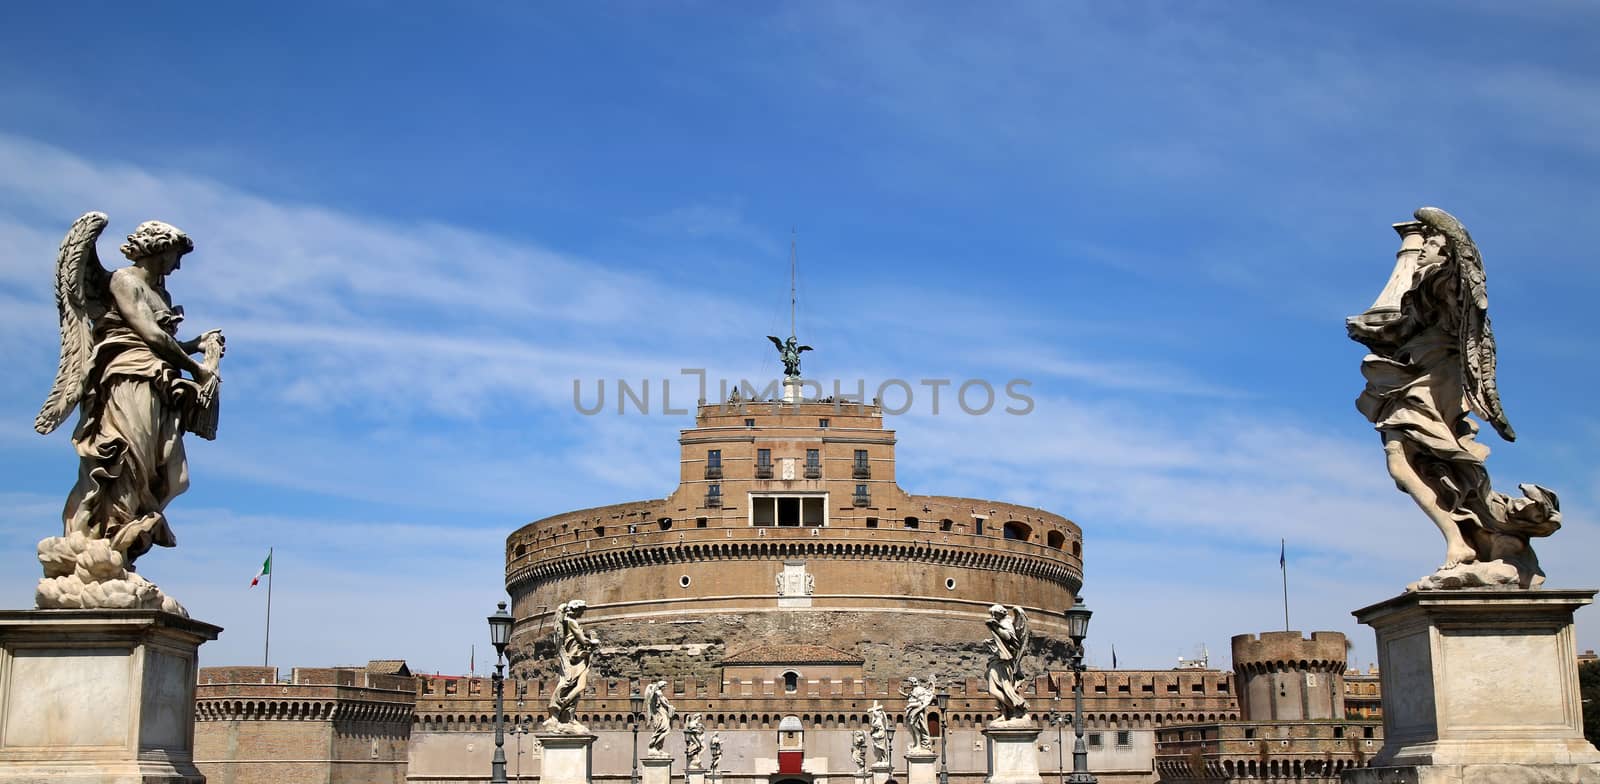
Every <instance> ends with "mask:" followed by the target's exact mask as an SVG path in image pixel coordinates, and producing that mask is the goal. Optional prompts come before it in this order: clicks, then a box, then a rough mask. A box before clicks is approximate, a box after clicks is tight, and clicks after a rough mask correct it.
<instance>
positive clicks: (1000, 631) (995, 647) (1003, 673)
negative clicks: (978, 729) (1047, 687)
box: [984, 604, 1033, 722]
mask: <svg viewBox="0 0 1600 784" xmlns="http://www.w3.org/2000/svg"><path fill="white" fill-rule="evenodd" d="M984 623H985V625H986V626H988V627H989V638H988V639H987V640H985V641H984V644H985V647H986V648H988V649H989V672H988V678H989V683H988V686H989V694H990V695H991V696H993V697H994V701H995V703H996V704H997V705H998V707H999V709H1000V718H999V721H1001V722H1007V721H1028V720H1029V719H1028V698H1027V697H1024V696H1022V695H1023V693H1024V692H1026V691H1027V688H1026V686H1025V685H1024V683H1023V682H1024V681H1025V680H1026V678H1027V675H1026V674H1025V673H1024V671H1023V669H1022V659H1023V657H1024V656H1027V655H1028V644H1029V643H1030V642H1032V640H1033V632H1032V630H1031V629H1030V628H1029V626H1028V614H1027V613H1026V612H1023V610H1022V608H1021V607H1012V608H1010V609H1006V608H1005V607H1004V606H1002V605H998V604H992V605H989V620H987V621H985V622H984Z"/></svg>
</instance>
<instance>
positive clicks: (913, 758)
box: [906, 748, 939, 784]
mask: <svg viewBox="0 0 1600 784" xmlns="http://www.w3.org/2000/svg"><path fill="white" fill-rule="evenodd" d="M938 781H939V755H937V754H935V753H933V750H931V749H916V748H913V749H911V750H910V751H907V752H906V784H938Z"/></svg>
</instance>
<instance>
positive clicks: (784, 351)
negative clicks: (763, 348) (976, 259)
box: [767, 335, 813, 378]
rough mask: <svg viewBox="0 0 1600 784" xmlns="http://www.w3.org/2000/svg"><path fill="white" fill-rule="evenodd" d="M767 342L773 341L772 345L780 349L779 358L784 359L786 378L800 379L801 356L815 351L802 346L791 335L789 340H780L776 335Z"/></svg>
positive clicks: (768, 337) (771, 336) (769, 336)
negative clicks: (803, 353)
mask: <svg viewBox="0 0 1600 784" xmlns="http://www.w3.org/2000/svg"><path fill="white" fill-rule="evenodd" d="M767 340H770V341H772V345H774V346H777V347H778V356H779V357H781V358H782V359H783V375H784V377H785V378H799V377H800V354H801V353H802V352H806V351H812V350H813V349H812V348H811V347H810V346H802V345H800V341H798V340H796V339H795V337H794V336H793V335H790V336H789V339H788V340H779V339H778V337H777V336H776V335H768V336H767Z"/></svg>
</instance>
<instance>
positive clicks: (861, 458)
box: [856, 449, 867, 466]
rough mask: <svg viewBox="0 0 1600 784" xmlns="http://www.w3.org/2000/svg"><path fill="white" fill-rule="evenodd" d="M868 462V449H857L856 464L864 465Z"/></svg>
mask: <svg viewBox="0 0 1600 784" xmlns="http://www.w3.org/2000/svg"><path fill="white" fill-rule="evenodd" d="M866 464H867V450H865V449H857V450H856V465H858V466H864V465H866Z"/></svg>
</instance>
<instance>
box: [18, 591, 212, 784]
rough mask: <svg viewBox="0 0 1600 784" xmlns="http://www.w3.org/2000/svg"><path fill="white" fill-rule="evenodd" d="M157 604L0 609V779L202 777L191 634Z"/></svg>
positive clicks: (177, 782)
mask: <svg viewBox="0 0 1600 784" xmlns="http://www.w3.org/2000/svg"><path fill="white" fill-rule="evenodd" d="M221 632H222V629H221V628H219V627H217V626H213V625H211V624H208V623H202V622H200V621H196V620H193V619H190V618H185V617H182V616H179V615H174V614H172V613H165V612H161V611H159V610H4V611H0V727H4V728H5V731H4V732H3V733H0V784H23V782H27V784H41V783H43V782H50V783H51V784H113V783H114V782H129V781H137V782H141V784H201V782H204V781H205V777H204V776H202V775H201V774H200V772H199V770H197V769H196V768H195V765H194V690H195V674H196V669H195V666H196V656H197V654H198V653H199V648H200V646H201V645H202V644H203V643H205V642H207V641H209V640H215V639H216V638H217V635H218V634H219V633H221Z"/></svg>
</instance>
